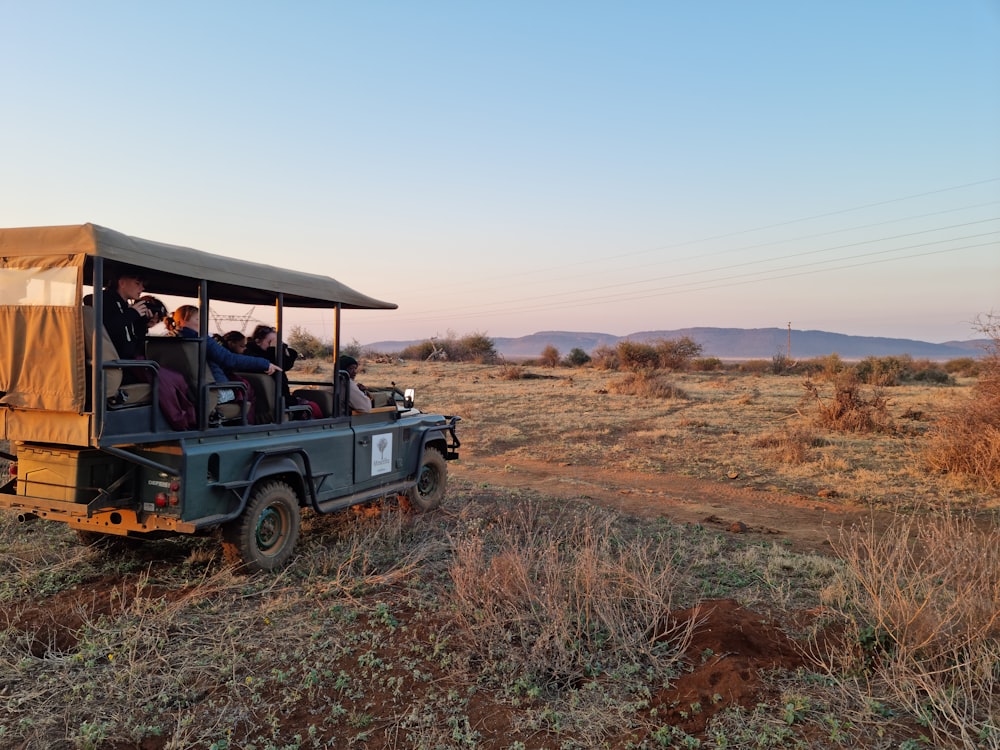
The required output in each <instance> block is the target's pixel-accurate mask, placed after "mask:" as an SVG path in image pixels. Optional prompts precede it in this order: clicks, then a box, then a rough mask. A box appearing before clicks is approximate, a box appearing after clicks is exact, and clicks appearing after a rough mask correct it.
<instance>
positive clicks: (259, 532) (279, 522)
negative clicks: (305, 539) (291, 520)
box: [254, 505, 288, 553]
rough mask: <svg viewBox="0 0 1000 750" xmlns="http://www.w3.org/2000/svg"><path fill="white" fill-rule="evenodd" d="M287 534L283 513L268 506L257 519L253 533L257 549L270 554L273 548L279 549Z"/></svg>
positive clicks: (272, 506)
mask: <svg viewBox="0 0 1000 750" xmlns="http://www.w3.org/2000/svg"><path fill="white" fill-rule="evenodd" d="M287 533H288V524H287V523H286V522H285V516H284V513H282V511H281V509H280V508H277V507H275V506H274V505H269V506H268V507H266V508H264V512H263V513H261V514H260V518H258V519H257V529H256V531H255V533H254V539H255V540H256V542H257V549H259V550H260V551H261V552H264V553H269V552H271V550H273V549H274V548H275V547H280V545H281V542H282V541H283V540H284V538H285V536H286V535H287Z"/></svg>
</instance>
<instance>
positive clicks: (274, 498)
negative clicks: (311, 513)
mask: <svg viewBox="0 0 1000 750" xmlns="http://www.w3.org/2000/svg"><path fill="white" fill-rule="evenodd" d="M301 521H302V516H301V513H300V511H299V497H298V495H296V494H295V490H293V489H292V488H291V487H290V486H289V485H288V484H287V483H285V482H280V481H273V482H265V483H263V484H261V485H260V486H258V487H257V488H255V489H254V491H253V494H252V495H251V496H250V500H249V501H248V502H247V507H246V510H244V511H243V515H241V516H240V517H239V518H237V519H236V520H234V521H230V522H229V523H228V524H226V526H225V527H224V529H223V533H222V538H223V541H222V549H223V552H224V553H225V557H226V560H227V562H230V563H234V564H237V563H242V564H243V566H244V567H245V568H246V569H247V570H277V569H278V568H280V567H282V566H283V565H285V563H287V562H288V560H289V558H291V556H292V552H293V551H294V550H295V543H296V542H297V541H298V539H299V525H300V523H301Z"/></svg>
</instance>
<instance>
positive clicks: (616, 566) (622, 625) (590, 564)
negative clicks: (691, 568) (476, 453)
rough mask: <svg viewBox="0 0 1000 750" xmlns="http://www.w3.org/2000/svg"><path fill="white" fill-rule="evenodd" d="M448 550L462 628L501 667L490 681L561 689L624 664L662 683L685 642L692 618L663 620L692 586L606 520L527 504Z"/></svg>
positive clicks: (665, 550)
mask: <svg viewBox="0 0 1000 750" xmlns="http://www.w3.org/2000/svg"><path fill="white" fill-rule="evenodd" d="M453 545H454V559H453V562H452V563H451V566H450V574H451V578H452V580H453V581H454V585H455V605H456V616H457V618H458V622H459V625H460V630H461V633H462V635H463V637H464V640H465V642H466V644H467V646H468V648H470V649H471V650H472V651H473V652H474V653H476V654H477V656H478V659H479V660H480V661H481V663H483V664H487V665H498V666H500V667H502V669H503V672H502V673H499V674H489V675H488V677H489V678H490V679H491V680H493V681H494V682H495V684H498V685H506V684H508V683H509V682H510V681H511V680H512V674H513V675H518V676H520V677H521V678H527V679H528V680H529V681H530V682H531V684H533V685H536V686H539V687H541V688H543V689H545V690H552V689H556V690H563V689H565V688H566V687H569V686H575V685H579V684H580V683H581V682H582V681H583V680H585V679H590V678H592V677H594V676H595V675H596V674H599V673H600V672H601V671H604V670H608V671H617V670H619V669H621V668H623V667H630V668H631V667H638V668H641V669H642V670H646V671H648V672H649V673H650V674H652V675H655V676H656V677H657V678H659V679H662V678H664V677H665V676H666V675H668V674H669V673H670V672H671V671H672V670H673V669H675V668H676V666H677V662H678V660H679V657H680V654H682V653H683V651H684V649H685V647H686V645H687V642H688V640H689V639H690V631H691V627H693V624H694V623H693V621H692V622H689V623H687V624H685V625H684V626H683V627H681V626H676V625H674V624H672V623H670V622H669V614H670V612H671V611H672V610H673V609H674V608H675V606H676V603H675V600H677V599H680V598H681V597H682V596H683V593H684V591H685V589H686V588H687V587H688V586H689V583H688V579H687V574H686V572H685V571H684V570H683V569H678V568H677V567H676V565H675V563H674V560H673V558H672V556H673V550H672V549H671V547H670V545H669V543H665V541H664V540H662V539H660V540H655V541H654V540H650V539H627V538H623V537H622V536H620V535H619V533H618V532H617V530H616V529H615V524H614V522H613V519H612V517H610V516H605V517H603V518H600V517H596V514H589V515H587V514H585V515H583V516H581V515H579V514H577V513H574V514H566V515H562V516H558V517H555V518H553V517H550V516H547V515H546V513H544V512H543V511H542V510H541V509H540V508H539V507H538V506H537V505H536V504H533V503H530V502H529V503H526V504H523V505H520V506H519V507H517V508H515V509H513V510H512V511H511V513H509V514H505V515H504V516H502V517H500V518H499V519H497V521H496V522H495V523H493V524H491V525H490V526H488V527H487V528H486V529H484V530H482V531H481V532H479V533H477V534H474V535H472V536H466V537H463V538H459V539H455V540H453ZM679 592H681V593H679Z"/></svg>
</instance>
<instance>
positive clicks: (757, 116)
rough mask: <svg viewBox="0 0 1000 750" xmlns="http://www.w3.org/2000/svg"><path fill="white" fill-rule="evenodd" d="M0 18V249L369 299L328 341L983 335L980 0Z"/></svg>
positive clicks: (390, 5)
mask: <svg viewBox="0 0 1000 750" xmlns="http://www.w3.org/2000/svg"><path fill="white" fill-rule="evenodd" d="M0 13H2V16H0V18H2V26H3V29H4V35H3V36H4V42H3V54H2V55H0V95H2V102H3V116H2V118H0V136H2V144H3V151H2V153H3V160H2V165H3V166H2V175H3V176H2V179H0V226H6V227H13V226H35V225H50V224H78V223H85V222H93V223H95V224H101V225H103V226H107V227H110V228H112V229H116V230H118V231H121V232H124V233H126V234H131V235H136V236H139V237H144V238H147V239H153V240H158V241H161V242H168V243H173V244H178V245H187V246H190V247H195V248H198V249H200V250H206V251H209V252H214V253H217V254H220V255H226V256H231V257H238V258H243V259H248V260H253V261H258V262H262V263H270V264H273V265H278V266H284V267H288V268H293V269H296V270H303V271H312V272H315V273H321V274H324V275H329V276H333V277H335V278H337V279H339V280H340V281H342V282H344V283H346V284H348V285H350V286H352V287H354V288H356V289H358V290H359V291H362V292H364V293H366V294H369V295H371V296H374V297H378V298H380V299H385V300H390V301H393V302H396V303H397V304H398V305H399V309H398V310H396V311H388V312H387V311H371V312H369V311H364V312H348V313H346V314H345V317H344V328H343V336H344V339H345V340H347V341H350V340H351V339H356V340H358V341H359V342H361V343H370V342H374V341H381V340H386V339H394V340H402V339H420V338H426V337H429V336H434V335H446V334H447V332H449V331H452V332H454V333H457V334H458V335H464V334H466V333H471V332H482V333H487V334H488V335H491V336H495V337H506V336H521V335H525V334H529V333H533V332H536V331H543V330H568V331H594V332H602V333H610V334H614V335H619V336H620V335H625V334H628V333H631V332H635V331H643V330H655V329H675V328H682V327H688V326H721V327H739V328H765V327H780V328H784V327H785V326H786V325H787V324H788V323H789V322H791V324H792V326H793V328H795V329H819V330H826V331H834V332H838V333H846V334H854V335H866V336H890V337H900V338H914V339H920V340H924V341H934V342H941V341H946V340H950V339H968V338H976V337H977V336H978V335H979V334H978V332H977V331H976V330H974V328H973V326H972V321H973V320H974V319H975V318H976V317H977V316H979V315H983V314H986V313H990V312H998V311H1000V0H954V2H940V1H939V0H853V1H852V0H847V1H846V2H825V3H818V2H802V1H801V0H783V1H782V0H775V1H768V0H760V1H754V2H747V1H746V0H718V1H715V2H692V1H688V0H684V1H681V0H658V1H655V2H654V1H652V0H633V1H631V2H629V1H626V2H610V0H609V1H606V2H590V1H587V0H551V1H546V2H527V1H523V2H522V1H519V0H514V1H512V2H492V3H489V2H452V1H434V0H430V1H428V2H393V1H385V2H345V1H340V0H328V1H324V2H320V1H302V2H292V3H276V2H255V1H253V0H245V1H243V2H227V1H220V2H202V1H199V2H189V1H187V0H181V1H180V2H170V3H145V2H134V0H130V1H129V2H124V1H123V2H107V1H103V0H94V2H86V3H83V2H76V1H75V0H74V1H73V2H70V1H63V2H60V1H57V0H38V1H37V2H30V3H28V2H15V1H14V0H0ZM268 315H269V311H262V317H263V318H264V319H266V318H267V316H268ZM289 320H290V322H292V323H299V324H301V325H305V326H307V327H308V328H310V329H311V330H312V331H313V332H314V333H317V334H318V335H320V336H321V337H323V338H329V336H330V334H331V331H330V321H329V320H328V319H326V318H322V317H319V316H318V315H317V314H316V313H315V312H309V313H302V314H300V315H291V316H289Z"/></svg>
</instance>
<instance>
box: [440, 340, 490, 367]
mask: <svg viewBox="0 0 1000 750" xmlns="http://www.w3.org/2000/svg"><path fill="white" fill-rule="evenodd" d="M449 341H450V339H449ZM448 354H449V355H452V354H453V353H452V352H448ZM496 358H497V350H496V344H495V342H494V341H493V339H491V338H490V337H489V336H487V335H486V334H485V333H470V334H467V335H465V336H463V337H462V338H461V339H459V340H458V342H457V346H456V351H455V352H454V356H452V359H457V360H459V361H460V362H475V363H477V364H481V365H483V364H490V363H491V362H494V361H496Z"/></svg>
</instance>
